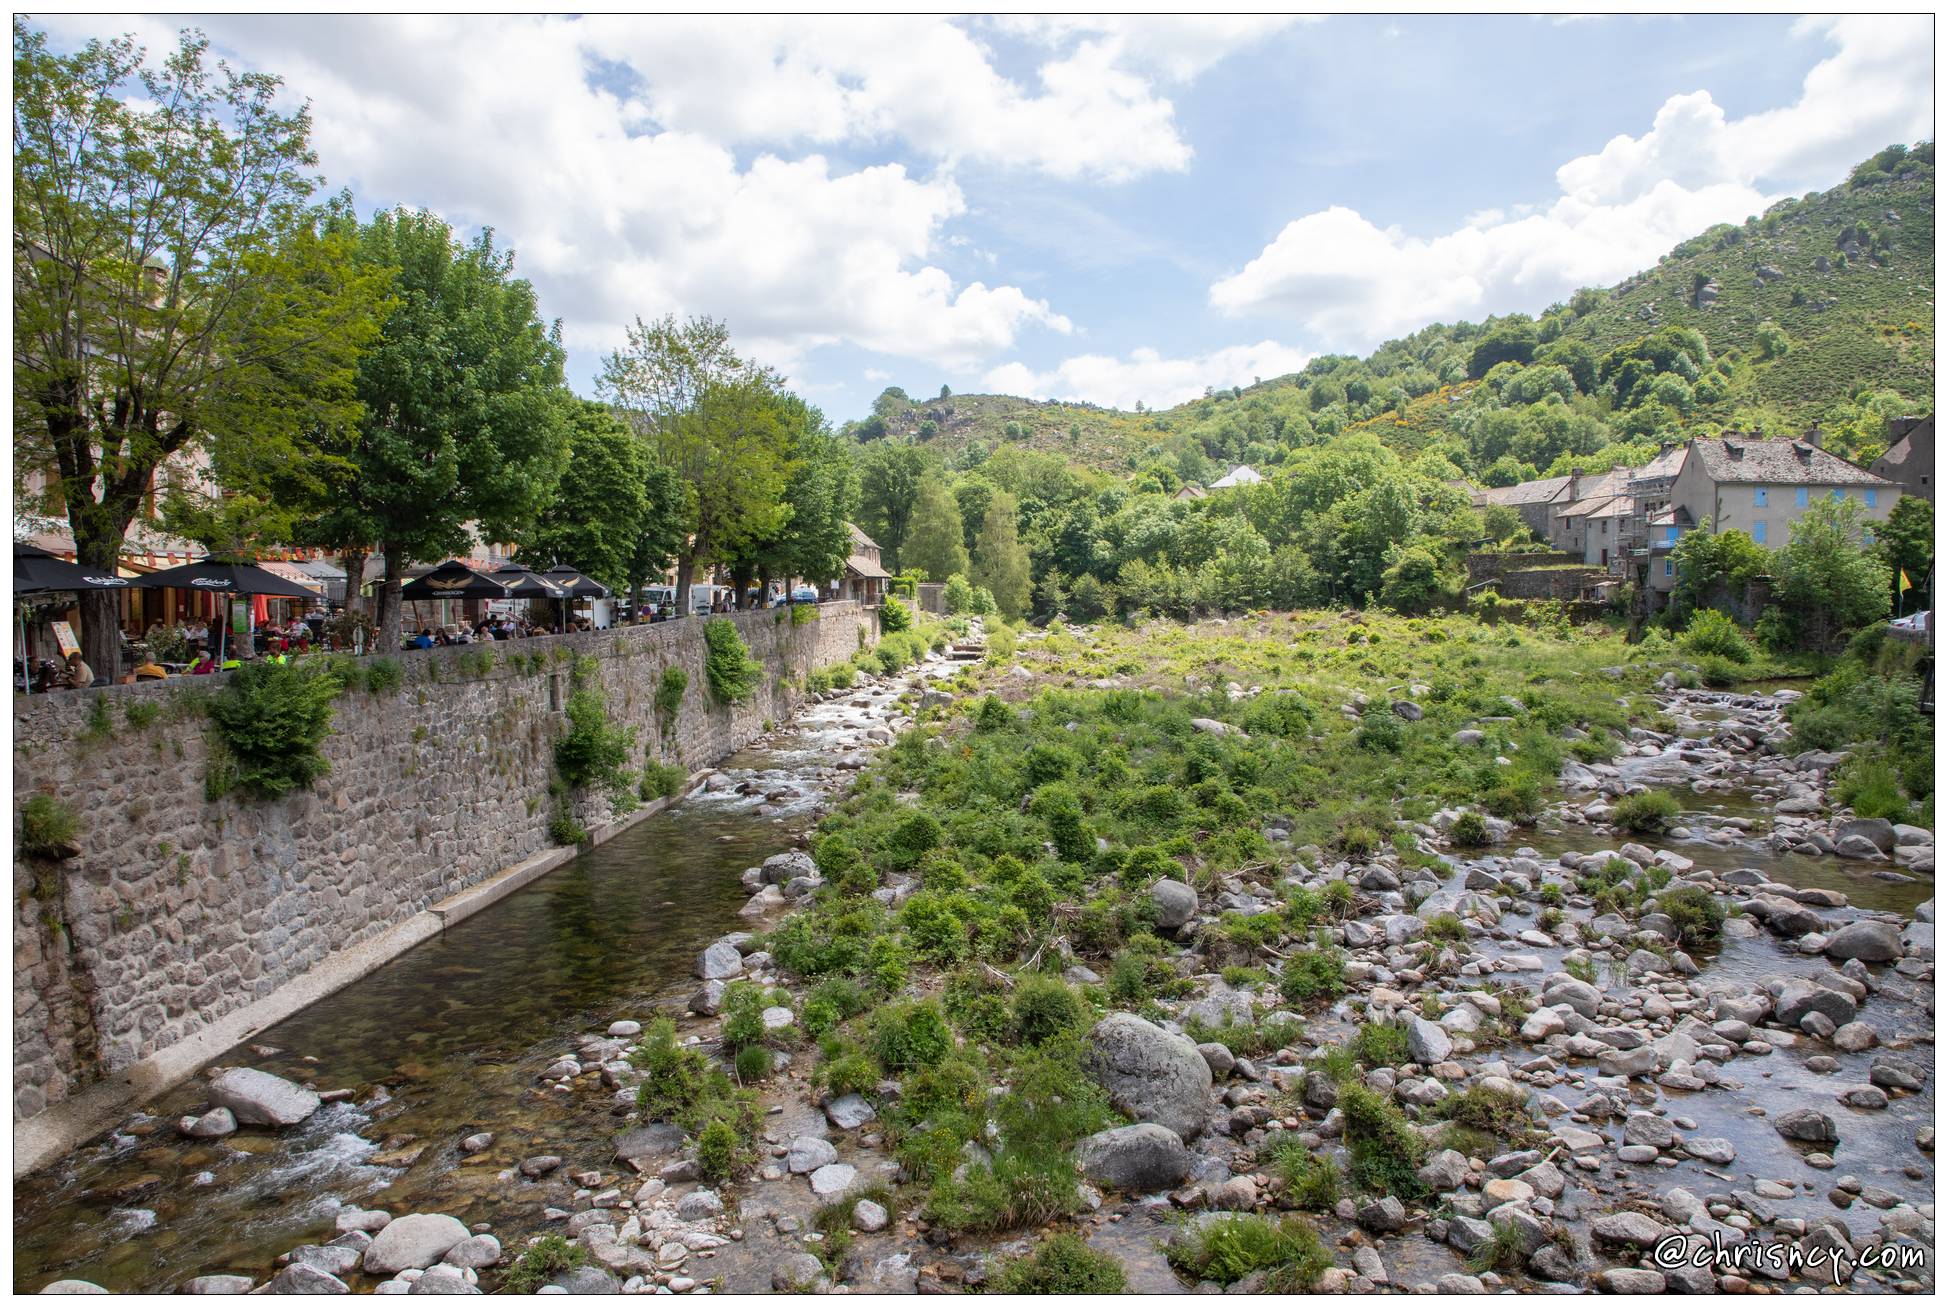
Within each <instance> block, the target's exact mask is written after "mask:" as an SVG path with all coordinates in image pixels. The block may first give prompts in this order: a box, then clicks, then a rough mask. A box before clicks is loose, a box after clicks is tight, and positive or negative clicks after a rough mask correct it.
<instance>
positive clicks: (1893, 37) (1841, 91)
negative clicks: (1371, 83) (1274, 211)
mask: <svg viewBox="0 0 1948 1308" xmlns="http://www.w3.org/2000/svg"><path fill="white" fill-rule="evenodd" d="M1794 31H1795V33H1796V34H1797V35H1798V36H1800V37H1801V38H1814V37H1819V38H1824V39H1825V40H1828V41H1830V42H1832V43H1833V45H1834V46H1835V47H1836V49H1835V52H1834V53H1833V54H1832V55H1830V56H1829V57H1827V58H1826V59H1824V60H1822V61H1821V62H1820V63H1819V64H1817V65H1816V66H1814V68H1813V69H1812V70H1811V71H1810V72H1809V73H1808V74H1807V75H1806V78H1805V80H1804V83H1803V84H1802V86H1801V90H1800V96H1799V99H1798V100H1797V101H1796V102H1795V103H1793V104H1791V105H1789V106H1786V107H1784V108H1780V109H1773V110H1767V111H1764V112H1761V113H1754V114H1750V115H1747V116H1745V117H1743V118H1737V119H1732V118H1728V117H1727V116H1726V114H1725V112H1724V110H1723V108H1721V107H1720V106H1719V105H1718V104H1717V102H1716V101H1715V100H1713V98H1712V96H1711V94H1710V92H1708V91H1697V92H1692V93H1689V94H1684V95H1675V96H1672V97H1671V98H1670V99H1669V100H1667V101H1666V102H1665V103H1664V105H1663V106H1662V107H1661V108H1660V109H1659V110H1658V112H1657V115H1656V118H1655V119H1654V120H1653V122H1652V124H1651V127H1650V130H1649V131H1647V132H1645V133H1644V134H1643V135H1641V136H1628V135H1624V136H1618V137H1616V138H1614V139H1612V140H1611V141H1609V142H1608V143H1607V144H1605V145H1604V147H1603V148H1602V149H1601V150H1599V151H1597V152H1596V153H1594V154H1589V155H1584V156H1582V157H1580V158H1576V159H1572V160H1570V161H1569V162H1568V163H1565V164H1564V165H1563V166H1562V167H1561V168H1559V169H1558V170H1557V172H1556V180H1557V183H1558V185H1559V186H1560V187H1561V194H1560V195H1559V196H1558V197H1556V198H1555V200H1554V201H1553V202H1552V203H1550V204H1549V205H1548V206H1547V207H1546V208H1541V209H1539V210H1536V211H1534V212H1528V213H1525V214H1524V213H1523V211H1522V209H1521V207H1520V206H1510V208H1509V210H1508V212H1507V213H1504V212H1499V211H1496V210H1487V211H1483V212H1481V213H1477V214H1473V215H1470V217H1469V218H1468V219H1467V220H1466V222H1465V223H1464V224H1463V225H1462V226H1461V227H1460V228H1458V229H1457V230H1454V231H1451V232H1446V233H1443V234H1440V235H1436V236H1431V237H1420V236H1414V235H1411V234H1409V233H1407V232H1405V231H1402V230H1401V229H1400V228H1398V227H1381V226H1379V225H1378V224H1376V223H1374V222H1372V221H1370V220H1369V219H1367V218H1365V217H1364V216H1362V215H1361V214H1359V213H1356V212H1354V211H1353V210H1351V209H1347V208H1343V207H1338V206H1335V207H1333V208H1329V209H1325V210H1322V211H1320V212H1317V213H1311V214H1307V215H1305V216H1304V217H1301V218H1298V219H1295V220H1293V221H1292V222H1290V223H1288V224H1286V226H1285V228H1284V229H1283V230H1282V231H1280V232H1279V234H1278V236H1277V237H1276V238H1274V239H1273V241H1272V242H1271V243H1270V244H1269V245H1267V246H1266V247H1265V248H1264V249H1263V250H1262V251H1260V252H1259V254H1258V255H1257V257H1256V258H1254V259H1252V260H1251V261H1250V262H1249V263H1247V264H1246V265H1245V266H1244V267H1243V268H1241V269H1239V270H1238V271H1237V272H1235V273H1232V274H1230V275H1229V276H1226V277H1223V278H1220V279H1219V280H1218V281H1217V282H1215V283H1214V284H1213V285H1212V287H1211V292H1210V298H1211V303H1212V305H1213V306H1215V307H1216V308H1217V309H1219V310H1220V311H1222V312H1225V313H1228V314H1233V315H1242V314H1258V315H1267V316H1276V317H1283V318H1287V319H1290V320H1292V321H1295V322H1298V323H1300V324H1302V325H1303V326H1304V327H1305V328H1306V329H1307V331H1308V332H1309V333H1311V334H1312V335H1313V337H1314V338H1315V339H1317V340H1318V341H1320V342H1321V343H1323V344H1326V345H1328V346H1330V347H1331V348H1334V349H1360V348H1368V347H1371V346H1373V345H1375V344H1378V343H1379V342H1380V341H1382V340H1384V339H1386V338H1387V337H1390V336H1395V335H1399V334H1401V333H1402V332H1406V331H1410V330H1413V329H1415V328H1417V327H1419V326H1422V325H1424V324H1426V323H1428V322H1430V321H1436V320H1440V319H1448V318H1456V317H1477V316H1480V315H1483V314H1488V313H1503V312H1508V311H1510V310H1514V309H1527V310H1530V311H1533V310H1537V309H1540V308H1541V307H1542V306H1544V305H1546V304H1548V303H1550V302H1551V301H1554V300H1559V299H1562V298H1564V297H1565V296H1567V295H1568V294H1569V293H1570V292H1571V291H1573V290H1575V289H1576V288H1577V287H1579V286H1589V285H1601V284H1604V283H1608V282H1613V281H1617V280H1619V279H1621V278H1623V277H1626V276H1628V275H1629V274H1631V273H1633V272H1635V271H1637V270H1639V269H1641V268H1644V267H1647V266H1649V265H1650V264H1653V263H1655V262H1656V261H1657V259H1658V257H1659V256H1660V255H1662V254H1664V253H1665V252H1666V251H1668V250H1669V249H1670V248H1671V247H1672V246H1673V245H1675V244H1677V243H1678V242H1679V241H1682V240H1684V239H1686V238H1688V237H1690V236H1694V235H1696V234H1697V233H1698V232H1700V231H1702V230H1704V229H1705V228H1707V227H1709V226H1711V225H1712V224H1714V223H1720V222H1738V221H1742V220H1743V219H1744V218H1746V217H1747V216H1748V215H1750V214H1753V213H1756V212H1758V211H1760V210H1761V209H1763V208H1765V207H1766V206H1767V205H1768V204H1770V203H1772V202H1773V201H1774V200H1776V199H1778V198H1780V197H1782V196H1786V195H1793V194H1798V193H1801V192H1803V191H1806V190H1810V189H1813V188H1815V187H1824V186H1831V185H1833V184H1834V183H1835V182H1837V181H1838V180H1839V179H1840V177H1841V176H1842V175H1843V174H1844V171H1845V169H1846V168H1847V167H1848V166H1849V165H1851V164H1853V163H1857V162H1858V161H1860V160H1861V159H1864V158H1866V157H1867V156H1868V155H1870V154H1872V153H1873V152H1874V151H1876V150H1878V149H1880V148H1881V147H1882V146H1884V145H1887V144H1889V143H1890V142H1896V141H1901V142H1912V141H1916V140H1920V139H1923V138H1925V137H1928V136H1930V135H1931V134H1932V132H1933V116H1934V68H1933V33H1932V30H1931V20H1930V19H1928V18H1926V17H1918V18H1917V17H1873V16H1848V17H1839V18H1808V19H1802V20H1800V22H1799V23H1798V24H1797V25H1796V26H1795V28H1794ZM1513 214H1522V216H1511V215H1513Z"/></svg>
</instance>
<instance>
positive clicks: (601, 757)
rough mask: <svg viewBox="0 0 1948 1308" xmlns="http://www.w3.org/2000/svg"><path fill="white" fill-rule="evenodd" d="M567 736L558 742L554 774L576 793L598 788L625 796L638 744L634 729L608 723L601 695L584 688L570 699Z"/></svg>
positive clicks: (590, 687)
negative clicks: (594, 786)
mask: <svg viewBox="0 0 1948 1308" xmlns="http://www.w3.org/2000/svg"><path fill="white" fill-rule="evenodd" d="M567 713H568V732H567V734H566V735H564V736H563V737H562V738H561V739H560V740H558V741H556V742H555V770H556V771H557V772H558V773H560V774H561V779H562V780H563V781H565V782H567V783H568V785H569V786H570V787H572V788H575V789H580V788H581V787H583V786H591V785H599V786H601V787H602V788H603V789H605V790H607V791H608V792H609V793H610V794H612V795H615V794H625V793H627V792H628V790H629V783H630V781H631V780H632V778H631V777H630V776H629V752H630V750H631V749H632V748H634V746H635V743H636V732H635V729H634V728H633V727H621V726H617V725H615V724H614V723H612V722H611V721H609V707H608V704H607V702H606V701H604V699H603V698H602V692H601V691H599V690H597V689H595V687H593V686H582V687H580V688H579V689H577V690H576V691H575V692H574V693H573V694H571V695H570V696H569V697H568V710H567Z"/></svg>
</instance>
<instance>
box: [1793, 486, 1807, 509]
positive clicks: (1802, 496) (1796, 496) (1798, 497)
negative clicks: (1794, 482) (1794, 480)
mask: <svg viewBox="0 0 1948 1308" xmlns="http://www.w3.org/2000/svg"><path fill="white" fill-rule="evenodd" d="M1792 502H1793V503H1794V504H1797V505H1798V506H1799V507H1800V508H1802V509H1803V508H1805V507H1806V488H1805V487H1804V486H1801V487H1800V488H1799V489H1798V490H1796V491H1794V492H1793V493H1792Z"/></svg>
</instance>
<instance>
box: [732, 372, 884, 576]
mask: <svg viewBox="0 0 1948 1308" xmlns="http://www.w3.org/2000/svg"><path fill="white" fill-rule="evenodd" d="M779 404H780V406H781V409H782V412H783V413H784V415H785V420H786V425H787V426H788V428H789V429H790V431H791V441H792V444H791V462H790V467H791V472H790V476H789V478H788V479H787V480H786V482H785V490H784V497H785V510H786V512H785V514H784V515H783V520H782V521H781V522H780V523H779V525H778V526H777V527H776V528H774V529H773V530H772V531H771V532H770V533H769V534H768V535H766V536H764V537H762V538H757V539H753V540H752V541H750V542H749V543H748V544H747V546H746V548H745V549H744V550H742V551H740V552H738V553H737V554H736V555H735V556H731V557H728V558H727V561H728V562H730V564H731V572H732V576H733V577H734V578H735V579H736V581H737V583H738V588H739V591H740V593H741V591H742V590H743V588H744V586H745V585H746V584H747V583H748V582H750V581H751V580H753V579H755V580H757V581H758V582H760V583H761V584H762V585H763V586H765V587H766V588H768V587H769V585H770V583H771V582H772V581H773V580H775V579H777V578H781V577H802V578H804V579H806V580H808V581H810V582H812V583H813V584H815V585H821V586H822V585H823V583H825V582H827V581H830V580H831V579H832V578H834V577H837V576H838V575H839V572H840V570H841V569H842V568H843V567H844V566H845V560H846V555H847V554H849V553H851V550H852V536H851V533H850V532H849V531H848V530H847V524H848V523H849V522H851V520H852V517H853V514H854V513H855V512H856V511H857V509H858V506H859V477H858V473H857V471H856V469H855V468H854V466H853V460H852V452H851V450H850V449H849V448H848V447H847V445H846V444H845V442H844V441H842V440H841V439H840V438H839V437H837V436H835V435H833V433H832V431H831V428H830V426H829V425H828V424H827V423H826V421H825V415H824V414H822V413H820V412H819V411H818V410H817V409H816V408H813V407H812V406H811V405H809V404H806V403H805V402H804V401H803V400H801V399H799V398H798V397H797V396H795V395H781V396H780V397H779Z"/></svg>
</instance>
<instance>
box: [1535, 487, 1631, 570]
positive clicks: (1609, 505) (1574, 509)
mask: <svg viewBox="0 0 1948 1308" xmlns="http://www.w3.org/2000/svg"><path fill="white" fill-rule="evenodd" d="M1629 483H1630V473H1629V470H1628V469H1625V468H1612V469H1611V470H1610V471H1608V472H1597V473H1583V472H1572V473H1571V474H1569V485H1568V487H1567V488H1566V489H1565V490H1564V492H1563V495H1562V496H1561V498H1559V499H1557V500H1556V501H1555V502H1554V503H1553V504H1552V505H1551V506H1550V510H1549V536H1548V539H1549V544H1550V546H1551V547H1552V548H1554V549H1557V550H1560V551H1562V552H1563V553H1565V554H1576V555H1581V556H1583V557H1584V559H1585V561H1587V562H1590V563H1608V562H1609V561H1610V554H1612V553H1614V552H1615V550H1616V547H1617V541H1616V536H1615V533H1614V523H1613V516H1614V511H1615V508H1616V501H1617V500H1618V499H1622V500H1624V501H1625V508H1626V510H1627V508H1628V500H1629V496H1628V494H1627V493H1626V492H1627V489H1628V487H1629ZM1598 515H1602V516H1601V517H1598ZM1623 516H1624V517H1625V518H1628V517H1629V513H1628V512H1627V511H1626V512H1625V513H1624V515H1623ZM1599 524H1600V525H1601V527H1602V530H1601V531H1598V530H1596V528H1597V526H1598V525H1599ZM1592 537H1594V538H1596V540H1597V541H1599V542H1601V543H1600V544H1593V543H1592ZM1605 550H1607V551H1609V552H1608V553H1604V552H1603V551H1605Z"/></svg>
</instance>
